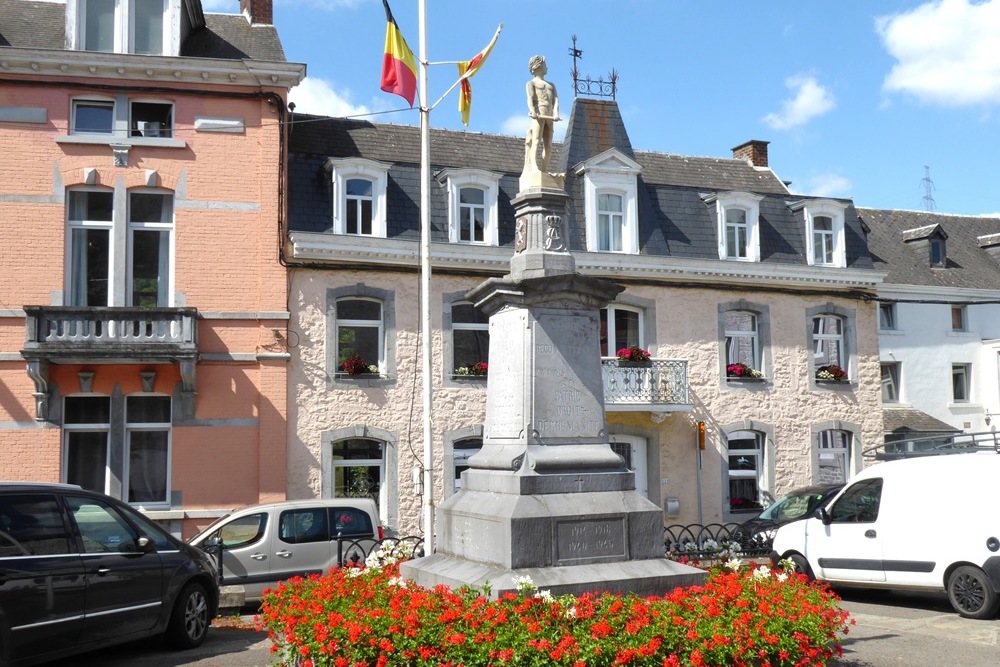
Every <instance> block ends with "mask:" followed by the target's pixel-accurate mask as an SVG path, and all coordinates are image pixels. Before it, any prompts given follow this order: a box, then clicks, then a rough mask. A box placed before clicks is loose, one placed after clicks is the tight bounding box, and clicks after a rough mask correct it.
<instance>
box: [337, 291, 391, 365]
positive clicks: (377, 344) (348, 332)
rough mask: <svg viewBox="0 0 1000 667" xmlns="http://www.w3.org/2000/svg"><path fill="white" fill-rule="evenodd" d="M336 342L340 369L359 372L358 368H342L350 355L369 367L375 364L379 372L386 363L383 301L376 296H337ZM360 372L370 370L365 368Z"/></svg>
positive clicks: (349, 358) (350, 357)
mask: <svg viewBox="0 0 1000 667" xmlns="http://www.w3.org/2000/svg"><path fill="white" fill-rule="evenodd" d="M336 327H337V335H336V344H337V364H338V372H340V373H346V374H353V375H357V374H359V373H358V372H354V371H351V370H349V369H347V370H340V365H341V364H344V362H347V361H349V360H351V359H358V360H360V361H361V362H364V363H363V365H364V366H365V368H366V369H367V367H369V366H375V367H377V368H378V370H379V372H381V371H382V369H383V366H384V362H383V359H384V355H383V339H384V332H383V326H382V303H381V302H380V301H376V300H374V299H357V298H345V299H338V300H337V316H336ZM361 372H370V371H368V370H364V371H361Z"/></svg>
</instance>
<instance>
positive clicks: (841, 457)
mask: <svg viewBox="0 0 1000 667" xmlns="http://www.w3.org/2000/svg"><path fill="white" fill-rule="evenodd" d="M817 446H818V448H819V467H818V471H817V473H818V477H819V479H817V480H816V483H817V484H846V483H847V482H848V480H849V479H850V471H851V432H850V431H841V430H837V429H829V430H826V431H820V432H819V433H818V434H817Z"/></svg>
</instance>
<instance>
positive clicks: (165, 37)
mask: <svg viewBox="0 0 1000 667" xmlns="http://www.w3.org/2000/svg"><path fill="white" fill-rule="evenodd" d="M167 16H168V13H167V3H166V0H75V1H74V0H70V1H69V2H68V3H67V12H66V20H67V22H68V24H69V25H68V26H67V28H68V29H67V34H69V35H73V37H74V38H75V44H74V45H73V47H74V48H76V49H77V50H80V51H102V52H105V53H137V54H144V55H155V56H162V55H171V54H169V53H167V52H166V51H165V50H164V45H165V44H169V43H170V38H169V35H170V32H171V25H170V24H171V21H168V20H166V17H167Z"/></svg>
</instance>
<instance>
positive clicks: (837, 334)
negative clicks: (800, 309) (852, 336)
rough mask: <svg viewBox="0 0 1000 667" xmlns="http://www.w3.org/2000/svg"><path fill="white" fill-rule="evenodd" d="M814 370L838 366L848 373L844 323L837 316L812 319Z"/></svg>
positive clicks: (829, 315)
mask: <svg viewBox="0 0 1000 667" xmlns="http://www.w3.org/2000/svg"><path fill="white" fill-rule="evenodd" d="M812 342H813V370H814V371H819V370H820V369H822V368H823V367H825V366H837V367H839V368H840V369H842V370H844V371H847V361H846V356H845V354H844V321H843V319H842V318H840V317H838V316H837V315H831V314H822V315H818V316H816V317H813V318H812Z"/></svg>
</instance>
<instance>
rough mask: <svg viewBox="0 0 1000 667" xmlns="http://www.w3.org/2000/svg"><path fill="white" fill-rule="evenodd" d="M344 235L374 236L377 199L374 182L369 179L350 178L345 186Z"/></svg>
mask: <svg viewBox="0 0 1000 667" xmlns="http://www.w3.org/2000/svg"><path fill="white" fill-rule="evenodd" d="M344 189H345V196H346V198H347V200H346V202H345V207H344V212H345V214H346V216H345V219H344V233H345V234H354V235H360V236H371V235H372V220H373V212H374V203H375V198H374V196H373V186H372V182H371V181H369V180H368V179H367V178H349V179H347V182H346V184H345V188H344Z"/></svg>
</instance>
